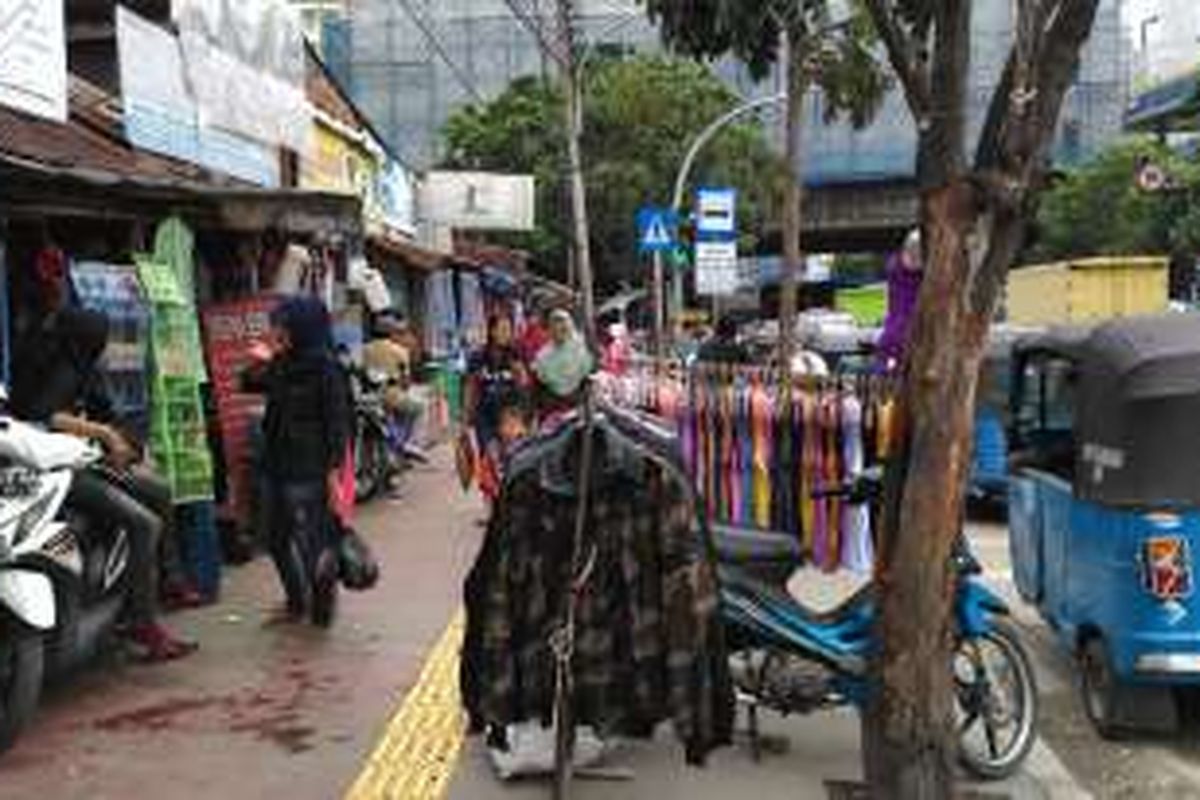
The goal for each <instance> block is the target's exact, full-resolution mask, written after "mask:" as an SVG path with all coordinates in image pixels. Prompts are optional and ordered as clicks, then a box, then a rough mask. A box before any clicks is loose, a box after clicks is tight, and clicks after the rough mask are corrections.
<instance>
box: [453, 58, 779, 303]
mask: <svg viewBox="0 0 1200 800" xmlns="http://www.w3.org/2000/svg"><path fill="white" fill-rule="evenodd" d="M736 102H737V97H735V96H734V94H733V92H732V91H730V90H729V88H728V87H726V86H725V84H723V83H722V82H721V81H720V80H719V79H717V78H716V77H715V76H714V75H713V74H712V73H711V72H710V71H709V70H708V69H707V68H706V67H704V66H703V65H700V64H697V63H694V62H691V61H684V60H679V59H671V58H662V57H640V58H635V59H631V60H628V61H613V60H607V61H605V60H602V61H599V62H598V63H596V62H594V64H593V66H592V67H591V68H590V69H589V73H588V75H587V79H586V84H585V88H584V120H583V130H584V138H583V155H584V170H585V179H586V183H587V188H588V204H589V207H588V216H589V220H590V222H591V237H592V253H593V255H594V258H595V262H596V272H597V277H598V280H599V282H600V283H601V284H604V285H607V286H612V285H615V284H616V283H618V282H619V281H621V280H629V279H639V278H641V277H642V276H643V275H644V270H645V267H644V266H643V265H642V264H641V262H640V261H639V258H638V256H637V243H636V231H635V230H634V217H635V215H636V213H637V209H638V208H639V207H641V206H643V205H647V204H659V205H666V204H667V203H668V202H669V200H670V193H671V190H672V187H673V182H674V179H675V173H676V170H677V169H678V168H679V164H680V162H681V161H682V160H683V156H684V153H685V151H686V149H687V147H688V144H689V143H690V142H691V140H692V138H693V137H694V136H695V135H696V134H698V133H699V132H700V131H701V130H702V129H703V128H704V127H705V126H706V125H708V123H710V122H711V121H712V120H713V119H714V118H716V117H717V116H719V115H720V114H722V113H724V112H725V111H728V110H729V109H730V108H731V107H732V106H733V105H735V104H736ZM562 108H563V103H562V93H561V87H560V86H559V85H558V84H557V83H551V84H546V83H543V82H542V81H541V80H540V79H537V78H522V79H519V80H517V81H514V82H513V84H512V85H510V86H509V88H508V90H507V91H505V92H504V93H503V94H502V95H500V96H499V97H498V98H496V99H495V100H494V101H492V102H491V103H488V104H486V105H483V106H471V107H468V108H466V109H464V110H462V111H460V112H458V113H457V114H455V115H454V116H452V117H451V118H450V120H449V121H448V122H447V124H446V127H445V130H444V136H445V137H446V143H447V153H448V156H447V158H446V160H445V164H444V166H446V167H447V168H451V169H483V170H497V171H503V172H527V173H532V174H533V175H534V177H535V179H536V180H537V187H538V188H537V192H538V197H537V203H538V207H537V218H538V228H537V230H536V231H534V232H533V233H532V234H529V235H526V234H521V235H519V236H515V237H512V238H511V241H510V243H511V244H513V245H515V246H518V247H522V248H525V249H528V250H529V251H530V252H531V253H533V254H534V256H535V258H536V259H537V261H538V262H539V265H540V268H541V270H542V271H543V272H546V273H547V274H552V275H557V276H559V277H561V276H563V275H564V274H565V264H566V258H567V255H566V253H567V242H569V241H570V203H569V194H568V189H567V181H566V169H565V164H566V136H565V133H564V130H563V128H564V125H565V121H564V119H563V110H562ZM785 175H786V170H784V169H783V168H782V165H781V164H780V161H779V159H778V158H777V157H776V156H775V155H774V154H773V152H772V150H771V148H770V146H769V145H768V143H767V141H766V138H765V137H764V135H763V133H762V130H761V128H760V127H758V126H757V125H754V124H743V125H734V126H730V127H729V128H728V129H726V130H725V131H724V132H723V133H722V134H721V135H720V136H718V137H717V138H716V139H715V140H714V141H713V143H712V144H711V146H710V147H709V148H707V149H706V151H705V152H704V153H703V154H702V155H701V158H700V160H699V162H698V163H697V165H696V170H695V172H694V178H695V180H696V181H698V182H700V183H713V184H722V185H726V184H727V185H730V186H736V187H738V188H739V189H740V201H739V209H738V213H739V216H740V227H741V228H742V231H743V233H744V234H745V236H744V241H743V245H744V246H745V247H746V248H747V249H753V248H754V247H755V246H756V244H757V241H758V240H759V239H761V237H762V236H763V234H764V231H765V228H766V225H767V222H768V220H770V219H772V218H777V217H778V213H777V200H776V198H777V197H778V196H779V188H780V184H779V181H780V180H781V178H782V177H783V176H785Z"/></svg>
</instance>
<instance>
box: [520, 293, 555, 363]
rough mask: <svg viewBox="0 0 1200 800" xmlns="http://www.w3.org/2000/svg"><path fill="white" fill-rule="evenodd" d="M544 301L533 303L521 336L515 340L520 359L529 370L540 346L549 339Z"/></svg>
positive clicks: (540, 350) (544, 344)
mask: <svg viewBox="0 0 1200 800" xmlns="http://www.w3.org/2000/svg"><path fill="white" fill-rule="evenodd" d="M544 302H545V301H544V300H538V301H537V302H535V303H534V304H533V309H532V311H531V312H530V314H529V316H528V318H527V319H526V320H525V327H524V328H523V329H522V330H521V338H520V339H519V340H518V341H517V350H518V351H519V352H520V354H521V360H522V361H524V362H525V366H526V367H528V368H529V369H530V370H532V369H533V362H534V361H536V360H537V357H538V353H540V352H542V348H543V347H545V346H546V344H547V343H548V342H549V341H550V331H549V329H548V328H547V325H546V310H545V306H544Z"/></svg>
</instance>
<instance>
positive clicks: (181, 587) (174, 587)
mask: <svg viewBox="0 0 1200 800" xmlns="http://www.w3.org/2000/svg"><path fill="white" fill-rule="evenodd" d="M162 595H163V597H162V606H163V608H164V609H166V610H167V611H181V610H183V609H187V608H199V607H201V606H203V605H207V604H208V598H207V597H205V596H204V595H203V594H201V593H200V591H199V590H198V589H196V587H195V586H192V584H191V583H190V582H188V581H179V582H177V583H169V584H167V585H166V586H164V587H163V592H162Z"/></svg>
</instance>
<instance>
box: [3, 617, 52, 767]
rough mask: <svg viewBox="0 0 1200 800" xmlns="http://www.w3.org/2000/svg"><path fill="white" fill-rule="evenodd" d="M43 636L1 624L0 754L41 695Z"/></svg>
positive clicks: (15, 739)
mask: <svg viewBox="0 0 1200 800" xmlns="http://www.w3.org/2000/svg"><path fill="white" fill-rule="evenodd" d="M43 661H44V659H43V648H42V637H41V636H40V635H39V634H36V633H33V632H32V631H30V630H28V629H26V628H24V626H22V625H20V624H19V623H17V622H15V621H8V622H3V621H0V753H3V752H5V751H7V750H8V749H9V748H11V747H12V746H13V744H15V743H16V741H17V737H18V736H20V734H21V731H22V730H23V729H24V728H25V726H26V725H27V724H28V723H29V721H30V720H31V719H33V714H34V712H35V711H36V710H37V706H38V700H39V699H40V698H41V694H42V672H43Z"/></svg>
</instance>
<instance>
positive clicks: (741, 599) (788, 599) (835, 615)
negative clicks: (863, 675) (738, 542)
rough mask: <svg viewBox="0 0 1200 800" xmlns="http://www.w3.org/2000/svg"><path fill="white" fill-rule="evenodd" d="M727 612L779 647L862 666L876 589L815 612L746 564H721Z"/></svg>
mask: <svg viewBox="0 0 1200 800" xmlns="http://www.w3.org/2000/svg"><path fill="white" fill-rule="evenodd" d="M718 574H719V577H720V583H721V599H722V603H723V605H724V608H725V614H726V616H727V617H728V618H729V619H731V620H732V621H734V622H735V623H737V624H740V625H742V626H743V627H746V628H748V629H750V630H751V631H753V632H754V633H755V634H756V635H757V636H760V637H765V638H766V639H768V640H770V641H771V642H773V643H774V644H775V645H776V646H779V647H782V648H784V649H787V650H791V651H793V652H796V653H797V654H799V655H803V656H811V657H816V658H818V659H820V660H824V661H826V662H828V663H830V664H831V665H832V666H834V667H836V668H838V669H842V670H848V671H858V670H860V669H861V668H862V665H863V663H864V661H865V657H866V655H867V649H868V646H869V643H870V639H871V626H872V623H873V618H874V611H873V600H874V592H873V591H872V587H871V586H870V585H867V586H865V587H863V588H862V589H860V590H859V591H857V592H855V593H854V594H853V595H851V596H850V597H848V598H847V599H846V600H845V601H843V602H842V603H840V604H839V605H838V606H837V607H835V608H833V609H830V610H829V611H824V612H817V611H814V610H813V609H810V608H808V607H806V606H804V605H803V604H802V603H800V602H799V601H798V600H796V598H795V597H793V596H792V595H791V594H790V593H789V592H788V591H787V589H786V588H785V587H784V586H781V585H780V584H779V583H777V582H774V581H768V580H764V579H763V578H761V577H759V576H757V575H755V574H754V572H753V571H751V570H748V569H746V568H744V567H740V566H736V565H732V564H721V565H720V566H719V567H718Z"/></svg>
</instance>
